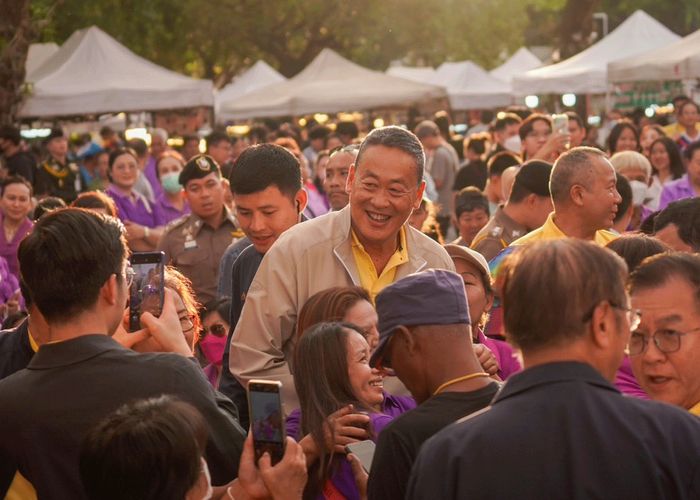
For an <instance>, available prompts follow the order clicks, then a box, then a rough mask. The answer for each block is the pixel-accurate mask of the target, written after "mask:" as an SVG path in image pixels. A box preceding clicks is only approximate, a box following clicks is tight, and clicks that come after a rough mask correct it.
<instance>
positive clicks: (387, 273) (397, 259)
mask: <svg viewBox="0 0 700 500" xmlns="http://www.w3.org/2000/svg"><path fill="white" fill-rule="evenodd" d="M350 233H351V235H352V255H353V258H354V259H355V265H356V266H357V271H358V273H359V275H360V283H361V284H362V288H364V289H365V290H367V293H369V296H370V297H371V299H372V302H374V298H375V297H376V296H377V294H378V293H379V292H381V291H382V289H383V288H384V287H386V286H387V285H390V284H391V283H393V282H394V278H395V276H396V268H397V267H398V266H400V265H401V264H404V263H406V262H408V250H407V246H406V229H405V227H403V226H401V230H400V231H399V247H398V248H397V249H396V251H395V252H394V254H393V255H392V256H391V258H390V259H389V262H387V264H386V266H384V269H383V270H382V273H381V274H380V275H377V269H376V268H375V267H374V262H373V261H372V258H371V257H370V256H369V254H368V253H367V251H366V250H365V247H364V246H362V243H360V240H359V239H358V238H357V234H355V231H353V230H352V229H350Z"/></svg>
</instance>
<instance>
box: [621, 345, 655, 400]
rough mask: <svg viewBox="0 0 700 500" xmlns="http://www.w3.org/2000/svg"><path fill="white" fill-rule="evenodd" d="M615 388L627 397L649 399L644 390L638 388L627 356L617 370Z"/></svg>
mask: <svg viewBox="0 0 700 500" xmlns="http://www.w3.org/2000/svg"><path fill="white" fill-rule="evenodd" d="M615 387H617V388H618V389H619V390H620V392H621V393H622V394H626V395H627V396H632V397H634V398H639V399H649V396H648V395H647V393H646V392H644V389H642V388H641V387H640V386H639V382H637V378H636V377H635V376H634V373H633V372H632V363H630V358H629V356H627V355H625V357H624V358H623V360H622V364H621V365H620V368H618V370H617V375H616V376H615Z"/></svg>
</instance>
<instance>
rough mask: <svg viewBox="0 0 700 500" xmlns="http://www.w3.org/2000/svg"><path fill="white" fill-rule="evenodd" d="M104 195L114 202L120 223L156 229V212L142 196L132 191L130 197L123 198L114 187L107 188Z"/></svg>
mask: <svg viewBox="0 0 700 500" xmlns="http://www.w3.org/2000/svg"><path fill="white" fill-rule="evenodd" d="M105 193H107V194H108V195H109V196H110V197H111V198H112V199H113V200H114V204H115V205H116V206H117V213H118V216H119V219H120V220H121V221H122V222H126V221H129V222H135V223H136V224H140V225H142V226H146V227H149V228H153V227H158V220H157V216H156V212H155V210H153V207H151V204H150V203H148V200H147V199H146V198H144V197H143V195H141V194H139V193H137V192H136V191H132V192H131V196H125V195H123V194H121V193H120V192H119V191H117V190H116V189H115V188H114V186H109V187H108V188H107V189H106V190H105Z"/></svg>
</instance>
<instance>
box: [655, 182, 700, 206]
mask: <svg viewBox="0 0 700 500" xmlns="http://www.w3.org/2000/svg"><path fill="white" fill-rule="evenodd" d="M694 196H695V191H694V190H693V186H691V185H690V181H689V180H688V174H685V175H684V176H683V177H681V178H680V179H676V180H675V181H671V182H669V183H668V184H666V185H665V186H664V188H663V190H662V191H661V198H659V210H663V209H664V208H666V207H667V206H668V204H669V203H671V202H673V201H678V200H683V199H685V198H693V197H694Z"/></svg>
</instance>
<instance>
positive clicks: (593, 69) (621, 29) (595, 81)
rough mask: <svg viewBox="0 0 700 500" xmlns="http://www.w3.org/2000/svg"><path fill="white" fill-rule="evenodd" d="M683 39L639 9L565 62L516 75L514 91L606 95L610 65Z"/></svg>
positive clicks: (522, 93) (519, 93)
mask: <svg viewBox="0 0 700 500" xmlns="http://www.w3.org/2000/svg"><path fill="white" fill-rule="evenodd" d="M679 38H680V37H679V36H678V35H676V34H675V33H673V32H672V31H671V30H669V29H668V28H666V27H665V26H664V25H663V24H661V23H659V22H658V21H657V20H656V19H654V18H653V17H651V16H649V15H648V14H647V13H646V12H644V11H641V10H638V11H636V12H635V13H634V14H632V15H631V16H630V17H628V18H627V19H626V20H625V21H624V22H623V23H622V24H620V25H619V26H618V27H617V28H616V29H615V30H614V31H613V32H612V33H610V34H609V35H608V36H606V37H605V38H603V39H602V40H600V41H599V42H598V43H596V44H594V45H591V46H590V47H588V48H587V49H586V50H584V51H582V52H580V53H578V54H576V55H575V56H573V57H570V58H569V59H566V60H565V61H562V62H560V63H557V64H552V65H551V66H544V67H542V68H538V69H534V70H531V71H528V72H527V73H523V74H521V75H516V76H515V78H514V79H513V90H514V92H515V93H516V94H518V95H527V94H565V93H569V92H571V93H580V94H602V93H605V92H606V90H607V65H608V63H609V62H612V61H617V60H620V59H624V58H626V57H630V56H634V55H637V54H641V53H644V52H647V51H649V50H652V49H656V48H659V47H663V46H664V45H668V44H670V43H673V42H675V41H676V40H678V39H679Z"/></svg>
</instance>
